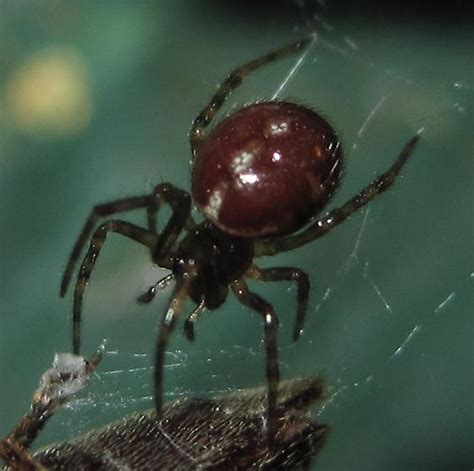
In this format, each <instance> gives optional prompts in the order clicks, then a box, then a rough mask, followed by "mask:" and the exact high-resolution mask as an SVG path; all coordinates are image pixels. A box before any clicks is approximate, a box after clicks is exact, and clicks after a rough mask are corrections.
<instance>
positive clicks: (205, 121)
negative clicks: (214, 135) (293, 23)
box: [189, 38, 312, 157]
mask: <svg viewBox="0 0 474 471" xmlns="http://www.w3.org/2000/svg"><path fill="white" fill-rule="evenodd" d="M311 41H312V38H307V39H302V40H300V41H297V42H294V43H292V44H288V45H287V46H284V47H282V48H280V49H277V50H275V51H272V52H270V53H268V54H265V55H264V56H261V57H259V58H257V59H254V60H251V61H249V62H246V63H245V64H243V65H241V66H240V67H238V68H237V69H235V70H234V71H233V72H231V73H230V74H229V75H228V76H227V78H226V79H225V80H224V82H223V83H222V84H221V85H220V86H219V88H218V90H217V92H216V93H215V95H214V96H213V97H212V98H211V101H210V102H209V103H208V105H207V106H206V107H205V108H204V109H203V110H202V111H201V112H200V113H199V114H198V116H197V117H196V118H195V119H194V121H193V124H192V126H191V130H190V132H189V136H190V142H191V150H192V154H193V157H195V156H196V153H197V148H198V146H199V144H200V143H201V142H202V141H203V140H204V139H205V138H206V132H205V130H206V128H207V127H208V126H209V124H210V123H211V122H212V120H213V118H214V116H215V115H216V113H217V112H218V111H219V109H220V108H221V106H222V105H223V103H224V102H225V100H226V99H227V97H228V96H229V95H230V94H231V93H232V92H233V91H234V90H235V89H236V88H237V87H238V86H239V85H240V84H241V83H242V81H243V79H244V78H245V77H246V76H247V75H248V74H250V73H251V72H253V71H254V70H255V69H258V68H259V67H262V66H264V65H267V64H269V63H270V62H274V61H277V60H279V59H282V58H283V57H286V56H288V55H291V54H295V53H298V52H300V51H301V50H303V49H304V48H305V47H307V46H308V44H309V43H310V42H311Z"/></svg>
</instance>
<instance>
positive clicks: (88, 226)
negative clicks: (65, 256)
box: [60, 195, 152, 297]
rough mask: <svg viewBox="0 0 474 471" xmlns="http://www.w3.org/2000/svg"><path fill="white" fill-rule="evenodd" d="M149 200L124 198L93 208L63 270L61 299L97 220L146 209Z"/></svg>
mask: <svg viewBox="0 0 474 471" xmlns="http://www.w3.org/2000/svg"><path fill="white" fill-rule="evenodd" d="M151 200H152V198H151V197H150V195H146V196H137V197H131V198H124V199H120V200H116V201H111V202H110V203H105V204H100V205H97V206H94V208H93V209H92V211H91V212H90V214H89V217H88V218H87V221H86V223H85V224H84V227H83V228H82V231H81V233H80V234H79V237H78V238H77V241H76V243H75V244H74V247H73V249H72V251H71V254H70V256H69V260H68V263H67V266H66V269H65V270H64V275H63V279H62V281H61V291H60V295H61V297H63V296H64V295H65V294H66V291H67V288H68V286H69V283H70V281H71V277H72V273H73V272H74V267H75V266H76V263H77V260H78V258H79V255H80V254H81V251H82V248H83V247H84V245H85V243H86V242H87V240H89V237H90V236H91V234H92V231H93V230H94V227H95V226H96V224H97V222H98V220H99V219H100V218H102V217H105V216H110V215H112V214H116V213H121V212H124V211H130V210H133V209H138V208H143V207H146V206H148V205H149V204H151Z"/></svg>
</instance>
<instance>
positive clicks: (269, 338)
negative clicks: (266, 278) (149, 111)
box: [231, 279, 280, 445]
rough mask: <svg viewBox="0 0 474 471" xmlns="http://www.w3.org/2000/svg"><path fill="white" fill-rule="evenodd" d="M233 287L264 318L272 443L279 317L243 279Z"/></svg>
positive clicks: (270, 440)
mask: <svg viewBox="0 0 474 471" xmlns="http://www.w3.org/2000/svg"><path fill="white" fill-rule="evenodd" d="M231 288H232V290H233V292H234V293H235V295H236V296H237V298H238V299H239V301H240V302H241V303H242V304H243V305H245V306H248V307H249V308H251V309H253V310H254V311H256V312H257V313H258V314H260V315H261V316H262V318H263V326H264V330H265V348H266V354H267V382H268V396H267V401H268V406H267V437H268V443H269V445H272V444H273V442H274V438H275V432H276V429H277V420H278V413H277V397H278V383H279V382H280V369H279V366H278V349H277V328H278V318H277V315H276V314H275V311H274V310H273V307H272V305H271V304H269V303H268V302H267V301H265V300H264V299H263V298H262V297H261V296H259V295H258V294H256V293H252V292H251V291H250V290H249V289H248V287H247V284H246V283H245V281H244V280H243V279H239V280H236V281H234V282H233V283H232V284H231Z"/></svg>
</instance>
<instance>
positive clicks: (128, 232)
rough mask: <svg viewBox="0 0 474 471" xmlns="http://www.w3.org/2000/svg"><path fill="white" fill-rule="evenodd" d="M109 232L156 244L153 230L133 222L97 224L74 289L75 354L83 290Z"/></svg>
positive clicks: (75, 351)
mask: <svg viewBox="0 0 474 471" xmlns="http://www.w3.org/2000/svg"><path fill="white" fill-rule="evenodd" d="M109 232H116V233H117V234H122V235H124V236H126V237H128V238H130V239H133V240H135V241H136V242H139V243H140V244H143V245H145V246H147V247H149V248H152V247H154V246H155V245H156V244H157V241H158V236H157V235H156V234H154V233H153V232H150V231H148V230H146V229H143V228H141V227H139V226H136V225H135V224H131V223H129V222H126V221H120V220H116V219H110V220H109V221H106V222H105V223H104V224H102V225H101V226H99V227H98V228H97V229H96V230H95V232H94V234H93V235H92V238H91V242H90V246H89V250H88V252H87V254H86V256H85V257H84V261H83V262H82V265H81V268H80V270H79V274H78V277H77V281H76V287H75V290H74V305H73V352H74V353H75V354H76V355H77V354H78V353H79V351H80V343H81V339H80V336H81V311H82V299H83V297H84V290H85V287H86V285H87V282H88V281H89V278H90V275H91V272H92V269H93V268H94V265H95V263H96V261H97V257H98V256H99V254H100V250H101V249H102V246H103V244H104V242H105V239H106V238H107V234H108V233H109Z"/></svg>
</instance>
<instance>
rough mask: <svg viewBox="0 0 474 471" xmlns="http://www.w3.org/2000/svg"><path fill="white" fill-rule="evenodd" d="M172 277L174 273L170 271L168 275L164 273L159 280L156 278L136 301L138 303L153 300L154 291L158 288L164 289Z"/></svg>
mask: <svg viewBox="0 0 474 471" xmlns="http://www.w3.org/2000/svg"><path fill="white" fill-rule="evenodd" d="M173 279H174V274H173V273H170V274H169V275H166V276H165V277H164V278H161V280H158V281H157V282H156V283H155V284H154V285H153V286H150V288H148V290H147V291H145V292H144V293H142V294H140V296H138V298H137V301H138V302H139V303H146V304H147V303H150V302H151V301H153V299H154V298H155V296H156V293H157V291H158V290H162V289H165V288H166V287H167V286H168V285H169V284H170V283H171V281H172V280H173Z"/></svg>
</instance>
